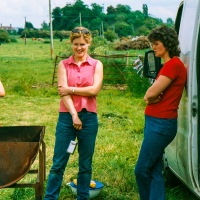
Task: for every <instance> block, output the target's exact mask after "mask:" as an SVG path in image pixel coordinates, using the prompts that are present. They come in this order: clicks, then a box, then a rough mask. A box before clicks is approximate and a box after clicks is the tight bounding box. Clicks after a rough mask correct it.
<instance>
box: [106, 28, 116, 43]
mask: <svg viewBox="0 0 200 200" xmlns="http://www.w3.org/2000/svg"><path fill="white" fill-rule="evenodd" d="M104 37H105V38H106V39H107V40H108V41H111V42H113V41H114V40H115V39H117V38H118V36H117V34H116V33H115V32H114V31H112V30H110V29H108V30H107V31H106V32H104Z"/></svg>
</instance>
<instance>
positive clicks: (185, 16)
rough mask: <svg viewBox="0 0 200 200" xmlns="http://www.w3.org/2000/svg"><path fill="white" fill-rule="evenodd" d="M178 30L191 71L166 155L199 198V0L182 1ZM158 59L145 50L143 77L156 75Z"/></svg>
mask: <svg viewBox="0 0 200 200" xmlns="http://www.w3.org/2000/svg"><path fill="white" fill-rule="evenodd" d="M175 29H176V31H177V33H178V35H179V41H180V48H181V55H180V58H181V60H182V61H183V62H184V64H185V67H186V69H187V73H188V74H187V85H186V88H185V90H184V92H183V97H182V99H181V102H180V105H179V111H178V132H177V136H176V137H175V139H174V140H173V142H172V143H171V144H170V145H169V146H168V147H167V148H166V150H165V155H164V158H165V164H167V166H168V167H169V169H170V171H172V172H173V173H174V174H175V175H176V176H177V177H178V178H179V179H180V180H181V181H182V182H183V183H184V184H185V185H186V186H187V187H188V188H189V189H190V190H191V191H192V192H193V193H195V195H196V196H197V197H199V198H200V109H199V108H200V0H184V1H183V2H181V3H180V6H179V8H178V11H177V16H176V20H175ZM152 55H153V56H152ZM159 62H160V61H159V59H157V58H155V57H154V53H153V52H152V51H149V52H146V54H145V63H144V76H146V77H150V78H155V74H157V72H158V70H159V67H156V64H157V63H158V64H159ZM156 70H157V71H156Z"/></svg>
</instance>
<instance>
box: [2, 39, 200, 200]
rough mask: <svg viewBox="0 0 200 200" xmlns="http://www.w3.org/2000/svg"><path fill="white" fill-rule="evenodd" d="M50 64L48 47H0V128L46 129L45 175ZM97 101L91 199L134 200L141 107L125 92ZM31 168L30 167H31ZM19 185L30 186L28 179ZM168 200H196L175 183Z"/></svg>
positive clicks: (71, 169)
mask: <svg viewBox="0 0 200 200" xmlns="http://www.w3.org/2000/svg"><path fill="white" fill-rule="evenodd" d="M54 48H55V49H54V55H58V54H60V52H63V51H65V44H64V42H62V43H61V42H59V41H58V40H57V41H55V43H54ZM53 67H54V60H52V59H51V56H50V44H44V43H40V42H37V41H31V40H30V41H29V40H27V44H26V45H25V44H24V41H20V40H19V41H18V43H13V44H3V45H1V46H0V80H1V81H2V82H3V83H4V86H5V90H6V97H4V98H1V99H0V125H1V126H14V125H15V126H18V125H22V126H28V125H43V126H46V131H45V143H46V146H47V155H46V156H47V160H46V170H47V175H48V172H49V170H50V166H51V164H52V155H53V147H54V139H55V137H54V132H55V126H56V122H57V117H58V107H59V97H58V95H57V91H56V87H55V86H51V81H52V75H53ZM97 100H98V113H99V132H98V137H97V143H96V150H95V155H94V160H93V179H94V180H99V181H101V182H103V184H104V189H103V191H102V192H101V194H100V195H99V196H98V197H97V198H96V199H97V200H139V198H138V192H137V187H136V182H135V177H134V174H133V169H134V166H135V163H136V160H137V156H138V152H139V148H140V144H141V141H142V138H143V123H144V118H143V112H144V108H145V104H144V103H143V100H142V97H141V98H134V97H133V96H132V95H131V94H130V93H129V92H128V91H126V90H116V89H115V88H112V89H104V88H103V89H102V91H101V92H100V94H99V96H98V97H97ZM77 156H78V155H77V152H75V154H74V155H72V156H71V158H70V161H69V163H68V167H67V169H66V172H65V175H64V180H63V185H62V189H61V193H60V197H59V200H72V199H75V197H74V196H73V194H72V192H71V190H70V188H69V187H68V186H66V183H68V182H70V180H71V179H73V178H75V177H76V173H77V167H78V163H77ZM34 166H35V164H33V167H34ZM24 180H27V181H31V182H34V181H35V179H34V177H32V176H27V177H25V179H24ZM166 190H167V199H168V200H196V199H197V198H196V197H195V196H194V195H193V194H192V193H191V192H190V191H189V190H188V189H187V188H186V187H185V186H184V185H182V184H181V183H179V184H177V185H176V186H171V185H167V187H166ZM33 199H34V190H33V189H29V188H26V189H23V188H17V189H11V188H6V189H1V190H0V200H33Z"/></svg>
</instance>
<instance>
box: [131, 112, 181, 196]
mask: <svg viewBox="0 0 200 200" xmlns="http://www.w3.org/2000/svg"><path fill="white" fill-rule="evenodd" d="M176 132H177V119H161V118H155V117H151V116H147V115H145V127H144V139H143V142H142V146H141V149H140V153H139V157H138V161H137V164H136V167H135V176H136V182H137V186H138V191H139V195H140V200H165V199H166V195H165V185H164V177H163V173H162V172H163V153H164V149H165V148H166V147H167V146H168V144H169V143H171V141H172V140H173V139H174V137H175V136H176Z"/></svg>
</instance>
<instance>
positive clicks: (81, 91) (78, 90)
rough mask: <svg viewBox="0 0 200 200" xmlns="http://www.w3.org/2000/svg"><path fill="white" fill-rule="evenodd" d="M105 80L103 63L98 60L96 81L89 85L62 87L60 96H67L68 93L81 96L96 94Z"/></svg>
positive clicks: (95, 74)
mask: <svg viewBox="0 0 200 200" xmlns="http://www.w3.org/2000/svg"><path fill="white" fill-rule="evenodd" d="M102 82H103V64H102V62H101V61H99V60H98V62H97V65H96V69H95V73H94V83H93V85H91V86H87V87H68V86H66V87H61V88H59V89H58V90H59V93H60V96H65V95H68V94H75V95H80V96H96V95H97V94H98V93H99V91H100V90H101V86H102Z"/></svg>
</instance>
